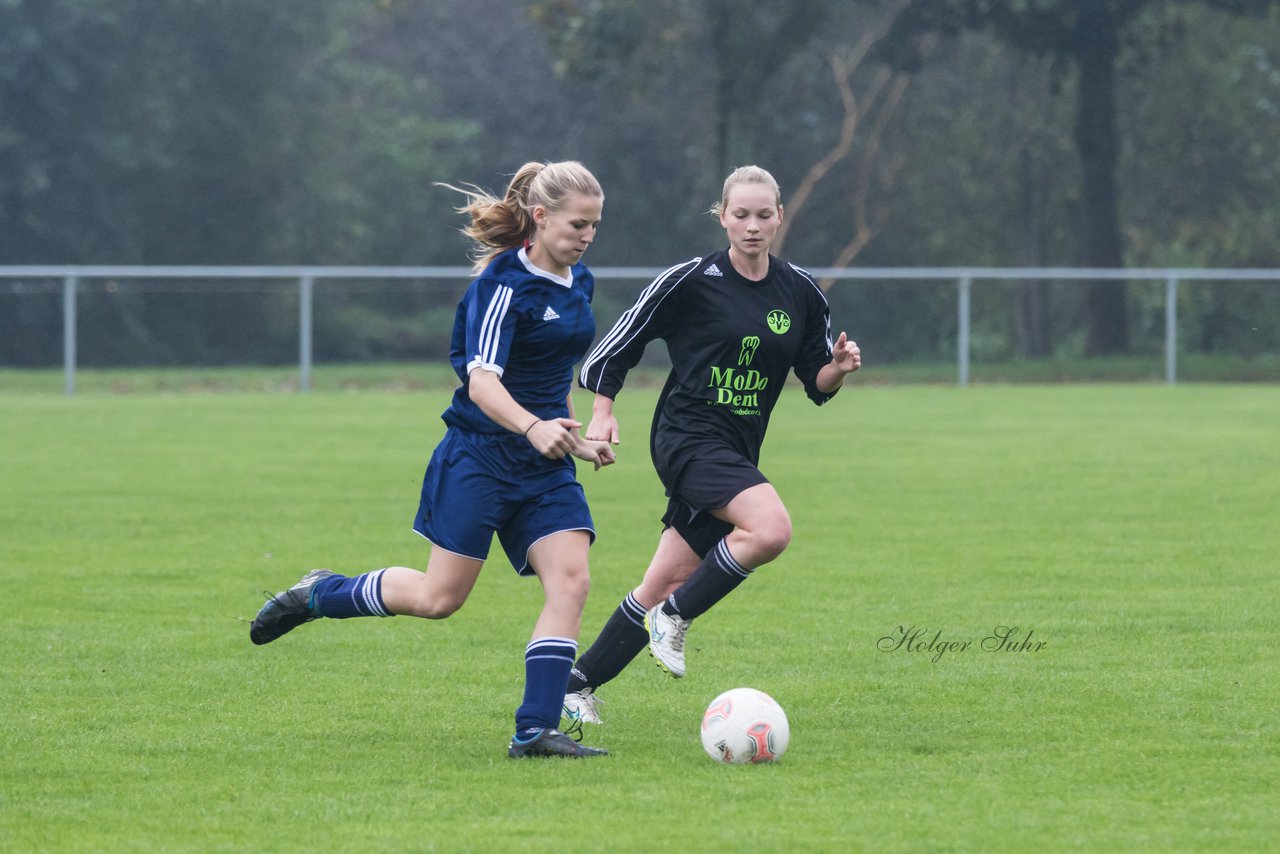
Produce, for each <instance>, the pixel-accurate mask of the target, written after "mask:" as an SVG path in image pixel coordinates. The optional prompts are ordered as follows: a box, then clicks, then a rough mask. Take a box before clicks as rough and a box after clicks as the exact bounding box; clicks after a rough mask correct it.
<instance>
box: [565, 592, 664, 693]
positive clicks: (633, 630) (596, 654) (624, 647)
mask: <svg viewBox="0 0 1280 854" xmlns="http://www.w3.org/2000/svg"><path fill="white" fill-rule="evenodd" d="M644 612H645V609H644V608H642V607H640V603H639V602H637V601H636V599H635V596H633V595H632V594H630V593H628V594H627V598H626V599H623V600H622V604H621V605H619V606H618V607H617V609H616V610H615V611H614V612H613V614H612V615H611V616H610V617H609V621H608V622H606V623H605V624H604V628H603V629H601V630H600V635H599V637H597V638H596V640H595V643H593V644H591V648H590V649H588V650H587V651H586V652H584V653H583V654H582V656H581V657H580V658H579V659H578V661H577V663H575V664H574V666H573V670H572V671H571V672H570V673H569V691H570V692H571V693H572V692H575V691H581V690H582V689H583V688H591V689H592V690H595V689H596V688H599V687H600V686H601V685H603V684H604V683H606V682H608V681H610V680H611V679H613V677H615V676H617V675H618V674H619V673H621V672H622V670H623V668H625V667H626V666H627V665H628V664H630V663H631V659H633V658H635V657H636V656H637V655H638V654H639V653H640V650H642V649H644V647H645V644H647V643H648V642H649V633H648V632H647V631H645V628H644Z"/></svg>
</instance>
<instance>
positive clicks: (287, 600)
mask: <svg viewBox="0 0 1280 854" xmlns="http://www.w3.org/2000/svg"><path fill="white" fill-rule="evenodd" d="M330 575H333V573H332V572H330V571H329V570H327V569H313V570H311V571H310V572H308V573H307V574H306V575H304V576H302V580H301V581H299V582H298V583H297V584H295V585H293V586H292V587H290V588H289V589H288V590H286V591H284V592H283V593H277V594H276V595H275V596H271V597H269V598H268V599H267V604H265V605H263V606H262V610H260V611H259V612H258V616H256V617H254V618H253V624H252V625H250V626H249V640H251V641H253V642H254V643H256V644H258V645H259V646H261V645H262V644H264V643H271V642H272V641H273V640H275V639H276V638H278V637H280V636H281V635H283V634H287V633H289V632H291V631H293V630H294V629H296V628H297V627H298V626H300V625H302V624H303V623H309V622H311V621H312V620H315V619H319V617H318V615H316V614H313V613H311V588H313V587H315V585H316V582H317V581H320V580H322V579H325V578H328V577H329V576H330Z"/></svg>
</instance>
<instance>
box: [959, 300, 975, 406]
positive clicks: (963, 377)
mask: <svg viewBox="0 0 1280 854" xmlns="http://www.w3.org/2000/svg"><path fill="white" fill-rule="evenodd" d="M972 283H973V279H972V278H971V277H969V276H961V277H960V282H959V289H960V302H959V308H958V312H959V316H958V317H957V318H956V324H957V326H958V328H959V332H958V334H957V335H956V362H957V363H958V365H959V372H960V377H959V384H960V385H962V386H966V385H968V384H969V286H970V285H971V284H972Z"/></svg>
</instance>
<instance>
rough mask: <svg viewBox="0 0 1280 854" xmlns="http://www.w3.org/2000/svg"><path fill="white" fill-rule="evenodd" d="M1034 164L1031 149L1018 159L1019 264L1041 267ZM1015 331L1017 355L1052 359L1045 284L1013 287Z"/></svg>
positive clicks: (1033, 282) (1039, 212) (1039, 195)
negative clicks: (1020, 220) (1019, 199)
mask: <svg viewBox="0 0 1280 854" xmlns="http://www.w3.org/2000/svg"><path fill="white" fill-rule="evenodd" d="M1036 173H1037V170H1036V168H1035V160H1034V156H1033V155H1032V153H1031V151H1030V149H1029V147H1028V148H1024V149H1023V150H1022V153H1021V154H1020V155H1019V156H1018V184H1019V191H1020V195H1021V197H1022V198H1021V205H1020V206H1021V209H1022V217H1021V219H1022V223H1021V225H1022V230H1021V233H1020V234H1019V236H1018V263H1019V264H1021V265H1022V266H1024V267H1039V266H1040V264H1041V263H1042V262H1043V260H1044V253H1043V251H1042V245H1043V230H1042V229H1043V216H1042V210H1043V205H1042V203H1041V202H1042V199H1043V196H1042V191H1043V184H1042V182H1041V181H1040V180H1039V175H1037V174H1036ZM1013 305H1014V327H1015V329H1016V331H1017V336H1018V352H1019V354H1020V355H1021V356H1022V357H1023V358H1024V359H1042V358H1044V357H1045V356H1047V355H1049V335H1048V323H1047V322H1046V311H1045V298H1044V282H1043V281H1041V280H1039V279H1027V280H1026V281H1020V282H1017V283H1015V284H1014V287H1013Z"/></svg>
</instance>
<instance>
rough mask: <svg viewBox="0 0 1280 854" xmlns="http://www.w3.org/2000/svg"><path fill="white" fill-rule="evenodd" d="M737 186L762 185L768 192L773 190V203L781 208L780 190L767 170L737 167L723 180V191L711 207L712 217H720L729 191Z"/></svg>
mask: <svg viewBox="0 0 1280 854" xmlns="http://www.w3.org/2000/svg"><path fill="white" fill-rule="evenodd" d="M739 184H764V185H765V186H766V187H768V188H769V189H770V190H773V203H774V204H775V205H777V206H778V207H782V190H781V188H779V187H778V182H777V181H776V180H774V177H773V176H772V175H770V174H769V172H768V170H766V169H761V168H760V167H759V166H739V167H738V168H737V169H734V170H733V171H732V172H730V173H729V177H728V178H725V179H724V189H723V190H722V191H721V193H720V201H718V202H716V203H715V204H714V205H712V206H711V210H710V213H711V214H712V215H713V216H716V217H719V216H720V214H721V213H722V212H723V211H724V208H725V205H727V204H729V191H730V190H732V189H733V188H734V187H736V186H738V185H739Z"/></svg>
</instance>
